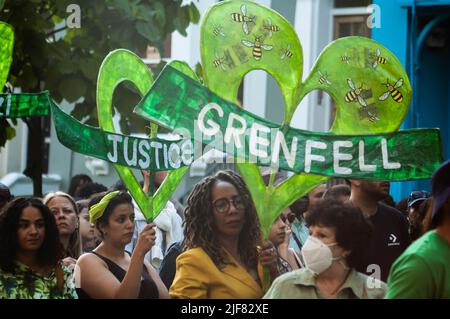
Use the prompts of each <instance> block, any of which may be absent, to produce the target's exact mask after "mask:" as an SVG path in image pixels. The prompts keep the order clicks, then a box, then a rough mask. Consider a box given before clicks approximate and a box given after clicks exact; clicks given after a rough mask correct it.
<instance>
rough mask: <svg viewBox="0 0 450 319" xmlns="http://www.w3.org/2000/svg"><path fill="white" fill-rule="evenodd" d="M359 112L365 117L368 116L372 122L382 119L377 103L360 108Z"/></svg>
mask: <svg viewBox="0 0 450 319" xmlns="http://www.w3.org/2000/svg"><path fill="white" fill-rule="evenodd" d="M359 114H360V116H361V117H363V118H367V119H368V120H369V121H370V122H372V123H375V122H376V121H379V120H380V119H379V118H378V116H377V110H376V106H375V105H368V106H363V107H361V108H360V110H359Z"/></svg>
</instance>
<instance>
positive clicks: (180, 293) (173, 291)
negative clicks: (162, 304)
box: [169, 171, 278, 299]
mask: <svg viewBox="0 0 450 319" xmlns="http://www.w3.org/2000/svg"><path fill="white" fill-rule="evenodd" d="M184 215H185V229H184V242H183V247H184V250H185V251H184V252H183V253H182V254H181V255H180V256H179V257H178V258H177V266H176V274H175V279H174V281H173V284H172V286H171V287H170V291H169V293H170V295H171V296H172V297H174V298H191V299H194V298H201V299H206V298H261V297H262V295H263V290H262V276H263V275H262V267H263V266H267V267H269V269H270V271H271V276H272V279H273V278H274V277H276V276H277V275H278V273H276V272H277V254H276V251H275V249H274V247H273V245H272V244H271V243H270V242H268V243H266V244H265V245H263V249H262V250H261V251H260V252H258V247H259V245H261V232H260V225H259V221H258V217H257V214H256V209H255V206H254V204H253V202H252V199H251V197H250V193H249V191H248V189H247V187H246V186H245V184H244V181H243V180H242V178H241V177H240V176H239V175H238V174H236V173H234V172H232V171H219V172H218V173H216V175H214V176H208V177H206V178H204V179H203V180H202V181H201V182H199V183H198V184H197V185H195V187H194V189H193V191H192V192H191V194H190V195H189V198H188V202H187V207H186V209H185V211H184Z"/></svg>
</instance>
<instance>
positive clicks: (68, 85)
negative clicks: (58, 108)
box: [58, 76, 87, 102]
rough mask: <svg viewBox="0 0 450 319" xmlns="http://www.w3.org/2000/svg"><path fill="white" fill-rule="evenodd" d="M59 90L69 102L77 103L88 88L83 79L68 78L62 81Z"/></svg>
mask: <svg viewBox="0 0 450 319" xmlns="http://www.w3.org/2000/svg"><path fill="white" fill-rule="evenodd" d="M58 89H59V91H60V92H61V94H62V96H63V97H64V98H65V99H66V100H67V101H68V102H75V101H76V100H78V99H79V98H80V97H82V96H83V95H84V94H85V93H86V90H87V87H86V84H85V82H84V80H83V79H82V78H79V77H75V76H67V77H64V78H63V79H62V81H61V82H60V84H59V86H58Z"/></svg>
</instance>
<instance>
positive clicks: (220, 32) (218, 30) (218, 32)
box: [213, 25, 225, 37]
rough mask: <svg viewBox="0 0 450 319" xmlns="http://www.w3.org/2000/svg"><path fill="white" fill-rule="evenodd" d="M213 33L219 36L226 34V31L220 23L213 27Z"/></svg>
mask: <svg viewBox="0 0 450 319" xmlns="http://www.w3.org/2000/svg"><path fill="white" fill-rule="evenodd" d="M213 34H214V35H215V36H216V37H217V36H219V35H220V36H222V37H224V36H225V33H223V28H222V26H220V25H215V26H214V28H213Z"/></svg>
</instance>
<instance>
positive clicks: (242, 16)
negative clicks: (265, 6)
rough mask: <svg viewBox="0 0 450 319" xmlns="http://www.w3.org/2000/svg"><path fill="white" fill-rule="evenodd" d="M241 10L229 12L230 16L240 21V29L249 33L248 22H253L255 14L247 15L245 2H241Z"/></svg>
mask: <svg viewBox="0 0 450 319" xmlns="http://www.w3.org/2000/svg"><path fill="white" fill-rule="evenodd" d="M241 12H242V14H240V13H232V14H231V18H232V19H233V20H234V21H236V22H242V30H243V31H244V33H245V34H249V32H248V25H247V23H248V22H253V23H255V16H250V17H249V16H247V8H246V7H245V4H243V5H242V6H241Z"/></svg>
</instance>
